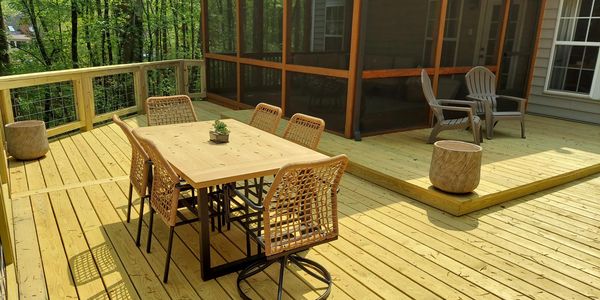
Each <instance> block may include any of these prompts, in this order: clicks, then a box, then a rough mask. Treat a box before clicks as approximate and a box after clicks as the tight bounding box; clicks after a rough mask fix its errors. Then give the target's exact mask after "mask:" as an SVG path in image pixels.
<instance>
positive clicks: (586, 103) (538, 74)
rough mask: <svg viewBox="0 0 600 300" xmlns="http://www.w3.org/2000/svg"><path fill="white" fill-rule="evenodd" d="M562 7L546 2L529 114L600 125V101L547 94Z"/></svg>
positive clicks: (555, 2)
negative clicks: (554, 43) (553, 46)
mask: <svg viewBox="0 0 600 300" xmlns="http://www.w3.org/2000/svg"><path fill="white" fill-rule="evenodd" d="M559 5H560V0H548V1H547V3H546V8H545V13H544V21H543V23H542V32H541V36H540V43H539V47H538V53H537V56H536V60H535V68H534V71H533V81H532V83H531V93H530V95H529V107H528V111H529V112H532V113H537V114H543V115H548V116H555V117H560V118H565V119H571V120H577V121H584V122H592V123H597V124H600V100H589V99H580V98H576V97H564V96H556V95H551V94H547V93H544V85H545V83H546V76H547V74H548V67H549V65H550V52H551V49H552V43H553V41H554V33H555V30H556V22H557V19H558V9H559Z"/></svg>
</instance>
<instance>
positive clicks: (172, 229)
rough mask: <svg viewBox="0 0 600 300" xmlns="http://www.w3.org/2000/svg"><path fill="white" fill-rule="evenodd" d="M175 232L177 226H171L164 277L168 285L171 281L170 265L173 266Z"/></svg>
mask: <svg viewBox="0 0 600 300" xmlns="http://www.w3.org/2000/svg"><path fill="white" fill-rule="evenodd" d="M174 231H175V226H170V228H169V245H168V246H167V258H166V259H167V260H166V261H165V273H164V276H163V282H164V283H167V280H168V279H169V265H170V264H171V250H172V248H173V232H174Z"/></svg>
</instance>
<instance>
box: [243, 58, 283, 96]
mask: <svg viewBox="0 0 600 300" xmlns="http://www.w3.org/2000/svg"><path fill="white" fill-rule="evenodd" d="M241 102H242V103H245V104H248V105H253V106H255V105H257V104H258V103H261V102H266V103H269V104H272V105H275V106H281V70H278V69H270V68H263V67H256V66H250V65H242V99H241Z"/></svg>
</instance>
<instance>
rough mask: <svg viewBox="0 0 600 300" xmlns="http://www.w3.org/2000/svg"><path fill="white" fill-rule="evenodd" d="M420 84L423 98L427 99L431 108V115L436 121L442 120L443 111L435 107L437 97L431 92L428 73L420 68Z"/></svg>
mask: <svg viewBox="0 0 600 300" xmlns="http://www.w3.org/2000/svg"><path fill="white" fill-rule="evenodd" d="M421 86H422V88H423V94H424V95H425V99H427V103H428V104H429V107H431V110H432V111H433V115H434V116H435V118H436V119H437V120H438V122H441V121H444V113H443V112H442V109H441V108H438V107H435V105H439V103H438V101H437V99H436V98H435V94H434V93H433V87H432V86H431V79H429V74H427V70H425V69H423V70H421Z"/></svg>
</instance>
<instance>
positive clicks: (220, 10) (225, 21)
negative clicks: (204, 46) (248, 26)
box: [206, 0, 237, 55]
mask: <svg viewBox="0 0 600 300" xmlns="http://www.w3.org/2000/svg"><path fill="white" fill-rule="evenodd" d="M236 2H237V1H235V0H208V13H207V14H206V16H207V18H208V51H209V52H212V53H218V54H225V55H236V41H237V37H236V27H237V24H236V17H235V16H236Z"/></svg>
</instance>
